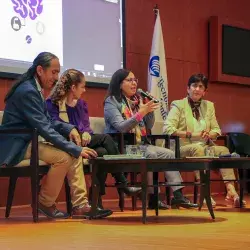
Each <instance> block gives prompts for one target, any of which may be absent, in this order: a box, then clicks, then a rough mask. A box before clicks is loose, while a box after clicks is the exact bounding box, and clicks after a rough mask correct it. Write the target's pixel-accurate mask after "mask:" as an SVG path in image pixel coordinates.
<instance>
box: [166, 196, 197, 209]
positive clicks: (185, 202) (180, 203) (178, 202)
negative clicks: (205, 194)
mask: <svg viewBox="0 0 250 250" xmlns="http://www.w3.org/2000/svg"><path fill="white" fill-rule="evenodd" d="M198 206H199V205H198V204H195V203H192V202H191V201H190V200H189V199H188V198H186V197H185V196H183V197H182V198H179V199H177V198H172V200H171V207H172V208H179V207H183V208H197V207H198Z"/></svg>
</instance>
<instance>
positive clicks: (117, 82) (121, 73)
mask: <svg viewBox="0 0 250 250" xmlns="http://www.w3.org/2000/svg"><path fill="white" fill-rule="evenodd" d="M130 72H131V71H130V70H128V69H118V70H117V71H116V72H115V73H114V74H113V75H112V78H111V81H110V84H109V87H108V91H107V95H106V97H105V100H106V99H107V98H108V97H109V96H113V97H115V98H116V100H117V101H118V102H121V101H122V92H121V84H122V81H123V80H124V79H125V78H126V77H127V76H128V75H129V73H130Z"/></svg>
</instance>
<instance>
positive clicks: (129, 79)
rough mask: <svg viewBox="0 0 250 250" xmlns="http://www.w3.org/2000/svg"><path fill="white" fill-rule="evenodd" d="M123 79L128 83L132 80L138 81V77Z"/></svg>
mask: <svg viewBox="0 0 250 250" xmlns="http://www.w3.org/2000/svg"><path fill="white" fill-rule="evenodd" d="M124 80H125V81H127V82H129V83H132V82H136V83H138V79H137V78H125V79H124Z"/></svg>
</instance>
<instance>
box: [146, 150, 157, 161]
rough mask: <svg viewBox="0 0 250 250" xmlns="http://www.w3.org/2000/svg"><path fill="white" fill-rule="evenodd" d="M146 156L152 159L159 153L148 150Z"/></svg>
mask: <svg viewBox="0 0 250 250" xmlns="http://www.w3.org/2000/svg"><path fill="white" fill-rule="evenodd" d="M146 158H151V159H154V158H157V153H156V152H154V151H151V150H147V151H146Z"/></svg>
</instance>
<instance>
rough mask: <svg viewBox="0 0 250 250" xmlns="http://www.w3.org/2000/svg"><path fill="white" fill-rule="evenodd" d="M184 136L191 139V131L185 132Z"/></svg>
mask: <svg viewBox="0 0 250 250" xmlns="http://www.w3.org/2000/svg"><path fill="white" fill-rule="evenodd" d="M186 138H187V139H191V138H192V133H191V132H188V131H187V132H186Z"/></svg>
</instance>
